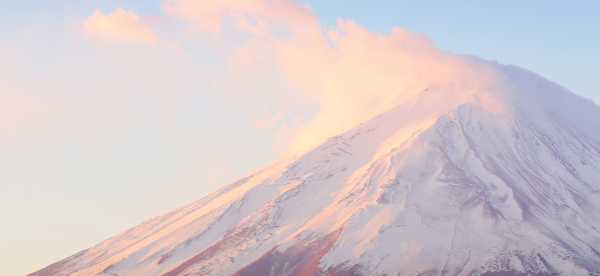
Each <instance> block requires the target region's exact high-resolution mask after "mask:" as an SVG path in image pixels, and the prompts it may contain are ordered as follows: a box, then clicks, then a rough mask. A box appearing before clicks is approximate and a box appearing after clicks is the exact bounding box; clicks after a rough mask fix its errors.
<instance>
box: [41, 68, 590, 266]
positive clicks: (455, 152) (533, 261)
mask: <svg viewBox="0 0 600 276" xmlns="http://www.w3.org/2000/svg"><path fill="white" fill-rule="evenodd" d="M492 66H493V67H494V68H495V69H494V70H495V71H496V72H495V74H496V77H497V80H495V81H494V82H493V84H492V85H489V86H486V87H480V86H475V85H470V84H469V83H457V84H456V85H448V86H443V87H439V86H432V87H428V88H425V89H422V90H420V91H419V93H416V96H414V97H411V98H410V99H409V100H406V101H404V102H403V103H401V104H400V105H398V106H397V107H396V108H394V109H392V110H389V111H387V112H385V113H383V114H381V115H379V116H377V117H375V118H373V119H371V120H369V121H367V122H365V123H363V124H361V125H359V126H356V127H355V128H353V129H351V130H349V131H347V132H345V133H342V134H340V135H339V136H335V137H332V138H331V139H329V140H328V141H326V142H325V143H323V144H322V145H320V146H319V147H317V148H315V149H313V150H311V151H309V152H307V153H305V154H303V155H302V156H299V157H298V158H294V159H291V160H286V161H282V162H279V163H276V164H274V165H272V166H271V167H268V168H266V169H263V170H261V171H258V172H256V173H254V174H252V175H250V176H248V177H246V178H244V179H241V180H239V181H237V182H235V183H233V184H231V185H229V186H226V187H224V188H223V189H221V190H219V191H217V192H215V193H214V194H212V195H210V196H208V197H206V198H203V199H201V200H199V201H197V202H194V203H192V204H190V205H188V206H185V207H183V208H180V209H178V210H175V211H173V212H171V213H168V214H166V215H162V216H159V217H156V218H154V219H152V220H150V221H147V222H145V223H143V224H141V225H139V226H137V227H135V228H133V229H130V230H128V231H126V232H125V233H122V234H120V235H118V236H115V237H113V238H111V239H108V240H106V241H104V242H102V243H100V244H98V245H96V246H94V247H92V248H89V249H86V250H83V251H81V252H79V253H77V254H75V255H73V256H71V257H69V258H67V259H65V260H62V261H60V262H57V263H55V264H53V265H50V266H48V267H46V268H44V269H42V270H40V271H38V272H35V273H33V274H32V275H261V276H263V275H264V276H266V275H559V274H560V275H600V108H599V107H598V106H596V105H595V104H594V103H592V102H591V101H588V100H585V99H582V98H580V97H578V96H575V95H574V94H572V93H570V92H568V91H566V90H565V89H563V88H561V87H560V86H558V85H556V84H553V83H551V82H549V81H547V80H545V79H543V78H541V77H539V76H537V75H535V74H533V73H530V72H527V71H525V70H522V69H519V68H516V67H509V66H503V65H496V64H494V65H492Z"/></svg>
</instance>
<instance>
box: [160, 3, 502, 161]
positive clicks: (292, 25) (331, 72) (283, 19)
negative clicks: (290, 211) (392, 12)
mask: <svg viewBox="0 0 600 276" xmlns="http://www.w3.org/2000/svg"><path fill="white" fill-rule="evenodd" d="M165 10H166V11H167V13H168V14H170V15H171V16H174V17H178V18H180V19H182V20H185V21H187V22H190V23H191V24H193V25H195V26H196V27H197V28H198V29H200V30H202V31H205V32H210V33H213V34H217V35H219V36H221V39H223V40H224V41H226V40H227V39H229V40H232V41H236V43H239V41H243V42H242V43H239V45H238V46H237V48H236V49H235V50H234V52H233V53H231V54H230V66H231V71H233V72H237V74H236V75H238V76H243V75H244V73H243V72H246V74H256V71H263V72H264V71H265V70H271V71H272V73H271V75H281V76H282V77H283V78H284V79H285V80H286V81H287V82H288V83H289V84H290V85H291V87H293V88H294V89H292V90H293V91H298V94H297V95H294V96H292V97H290V95H289V94H286V93H285V92H283V91H282V93H281V94H282V95H281V97H288V98H289V100H288V101H287V102H285V100H283V101H281V102H283V104H282V106H281V110H279V111H275V114H273V115H272V118H280V117H289V116H282V115H281V112H282V111H283V112H285V110H290V109H292V108H293V107H294V106H297V105H299V104H303V105H304V104H310V105H313V106H316V107H317V109H316V110H317V111H316V112H315V113H314V114H312V116H310V118H308V119H307V120H304V121H303V122H300V123H297V122H296V123H289V122H288V123H281V124H279V125H281V126H285V127H282V131H284V132H285V133H286V135H279V136H285V137H292V138H290V140H288V141H287V144H288V145H287V147H288V149H289V150H290V151H292V152H297V151H303V150H306V149H308V148H310V147H312V146H315V145H317V144H318V143H320V142H322V141H323V140H325V139H326V138H327V137H330V136H332V135H335V134H338V133H340V132H342V131H344V130H347V129H349V128H351V127H353V126H355V125H357V124H359V123H361V122H363V121H365V120H368V119H369V118H371V117H373V116H376V115H378V114H379V113H381V112H383V111H385V110H388V109H390V108H392V107H394V106H396V105H398V104H399V103H401V102H403V101H406V100H407V99H410V98H411V97H414V96H415V95H416V94H417V93H420V92H421V91H423V90H424V89H426V88H432V87H436V86H448V85H461V86H464V87H465V89H471V88H473V87H475V86H481V85H486V82H487V81H488V80H490V79H492V78H493V77H492V75H493V73H492V72H491V70H490V69H489V68H488V67H487V66H485V65H484V64H483V63H480V62H476V61H473V60H471V59H470V58H465V57H462V56H458V55H453V54H449V53H445V52H443V51H441V50H439V49H438V48H436V47H435V45H433V43H432V42H431V41H430V40H429V39H427V38H426V37H424V36H422V35H419V34H415V33H411V32H409V31H406V30H404V29H401V28H393V29H392V30H391V31H390V32H389V33H374V32H371V31H369V30H367V29H366V28H364V27H362V26H360V25H359V24H357V23H355V22H353V21H351V20H345V19H339V20H338V21H337V23H336V24H335V25H333V26H324V25H322V24H321V23H320V22H319V19H318V18H317V17H316V16H315V15H314V14H313V13H312V12H311V11H310V9H308V8H307V7H305V6H302V5H299V4H297V3H295V2H293V1H286V0H283V1H269V0H249V1H217V0H209V1H194V0H170V1H167V2H166V4H165ZM240 33H241V34H244V35H245V37H244V39H240V38H239V37H240ZM256 57H260V59H257V58H256ZM257 61H260V62H257ZM265 64H267V65H265ZM265 68H268V69H265ZM267 75H268V73H267ZM233 77H235V76H233ZM242 78H243V77H242ZM473 80H478V81H475V82H474V81H473ZM246 83H247V82H246ZM240 89H249V88H248V86H246V88H242V87H240ZM256 96H257V97H261V95H259V94H257V95H256ZM299 98H300V99H301V100H298V99H299ZM261 125H262V124H261ZM290 132H291V133H293V135H289V133H290Z"/></svg>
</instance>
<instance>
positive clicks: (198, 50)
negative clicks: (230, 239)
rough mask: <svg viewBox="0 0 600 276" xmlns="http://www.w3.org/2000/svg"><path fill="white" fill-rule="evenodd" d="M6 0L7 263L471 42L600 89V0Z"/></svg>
mask: <svg viewBox="0 0 600 276" xmlns="http://www.w3.org/2000/svg"><path fill="white" fill-rule="evenodd" d="M3 2H4V3H2V6H3V8H2V9H1V10H0V72H1V73H0V153H1V154H0V217H1V218H2V219H3V227H2V230H1V231H2V232H0V233H1V235H0V259H1V260H3V261H2V263H3V265H2V266H1V267H0V275H22V274H25V273H28V272H32V271H34V270H37V269H40V268H42V267H44V266H46V265H48V264H50V263H52V262H54V261H58V260H60V259H62V258H64V257H67V256H69V255H71V254H73V253H75V252H77V251H79V250H82V249H85V248H87V247H89V246H91V245H93V244H95V243H97V242H100V241H102V240H103V239H105V238H108V237H110V236H113V235H115V234H117V233H119V232H121V231H123V230H125V229H127V228H129V227H132V226H135V225H137V224H139V223H141V222H143V221H144V220H146V219H149V218H151V217H153V216H156V215H159V214H162V213H165V212H167V211H170V210H172V209H174V208H177V207H179V206H182V205H183V204H186V203H189V202H192V201H194V200H197V199H200V198H201V197H202V196H204V195H206V194H208V193H210V192H211V191H214V190H215V189H217V188H219V187H221V186H223V185H225V184H228V183H230V182H232V181H234V180H236V179H238V178H240V177H243V176H244V175H246V174H248V173H250V172H252V171H254V170H256V169H258V168H261V167H264V166H266V165H268V164H270V163H272V162H274V161H276V160H278V159H280V158H286V157H287V156H291V155H293V154H295V153H298V152H302V151H303V150H305V149H307V148H310V147H311V146H314V145H316V144H317V143H318V142H320V141H321V140H323V139H325V138H327V137H328V136H331V135H335V134H336V133H338V132H340V131H343V130H344V129H347V128H349V127H351V126H353V125H355V124H357V123H359V122H361V121H364V120H366V119H368V118H369V117H371V116H374V115H376V114H377V113H378V112H381V111H382V110H385V109H386V108H390V107H391V106H390V105H393V104H394V103H395V102H397V101H400V100H401V98H402V97H401V95H402V93H405V92H406V91H404V90H411V89H412V90H414V89H417V88H420V87H422V86H423V85H425V84H428V83H432V82H433V83H443V82H446V81H448V79H455V78H463V77H471V76H473V74H474V73H473V72H466V71H465V67H464V64H462V62H461V61H460V60H457V58H456V56H455V55H454V54H467V55H474V56H479V57H481V58H484V59H489V60H495V61H498V62H500V63H503V64H514V65H518V66H521V67H524V68H527V69H529V70H532V71H534V72H536V73H538V74H541V75H542V76H544V77H547V78H548V79H550V80H552V81H555V82H557V83H559V84H561V85H563V86H564V87H566V88H568V89H569V90H571V91H573V92H574V93H576V94H579V95H581V96H584V97H587V98H590V99H592V100H594V101H595V102H596V103H599V102H600V78H598V77H597V75H598V72H600V70H598V69H597V64H600V53H598V49H600V17H598V16H597V11H598V10H600V2H598V1H536V0H532V1H526V2H524V1H495V2H493V3H492V2H490V1H485V2H484V1H391V0H381V1H358V0H344V1H342V0H329V1H315V0H307V1H299V2H293V1H269V0H247V1H233V0H223V1H216V0H206V1H194V0H152V1H127V0H121V1H117V0H92V1H77V3H73V2H74V1H60V0H57V1H39V0H37V1H33V0H24V1H3ZM332 45H334V46H332ZM431 68H437V69H438V70H439V71H440V72H437V71H435V70H434V72H431V73H432V74H431V76H426V77H423V74H424V72H428V71H429V70H431ZM441 72H444V73H443V74H442V73H441ZM415 79H419V80H418V81H415ZM403 89H404V90H403ZM365 105H368V108H364V106H365Z"/></svg>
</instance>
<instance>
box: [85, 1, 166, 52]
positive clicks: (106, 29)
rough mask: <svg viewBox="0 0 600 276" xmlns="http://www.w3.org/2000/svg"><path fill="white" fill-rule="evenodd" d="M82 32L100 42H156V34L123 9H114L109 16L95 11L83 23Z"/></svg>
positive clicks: (134, 15) (135, 16)
mask: <svg viewBox="0 0 600 276" xmlns="http://www.w3.org/2000/svg"><path fill="white" fill-rule="evenodd" d="M83 31H84V33H85V34H86V35H87V36H88V37H89V38H91V39H93V40H97V41H100V42H119V43H122V42H135V43H147V44H155V43H157V42H158V38H157V36H156V34H155V33H154V32H153V31H152V29H150V27H148V26H147V25H145V24H144V22H143V21H142V20H141V19H140V17H139V16H138V15H137V14H135V13H133V12H131V11H126V10H124V9H116V10H114V11H113V12H112V13H109V14H104V13H103V12H101V11H98V10H96V11H95V12H94V13H93V14H92V15H90V16H89V17H88V18H87V19H86V21H85V22H84V24H83Z"/></svg>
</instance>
